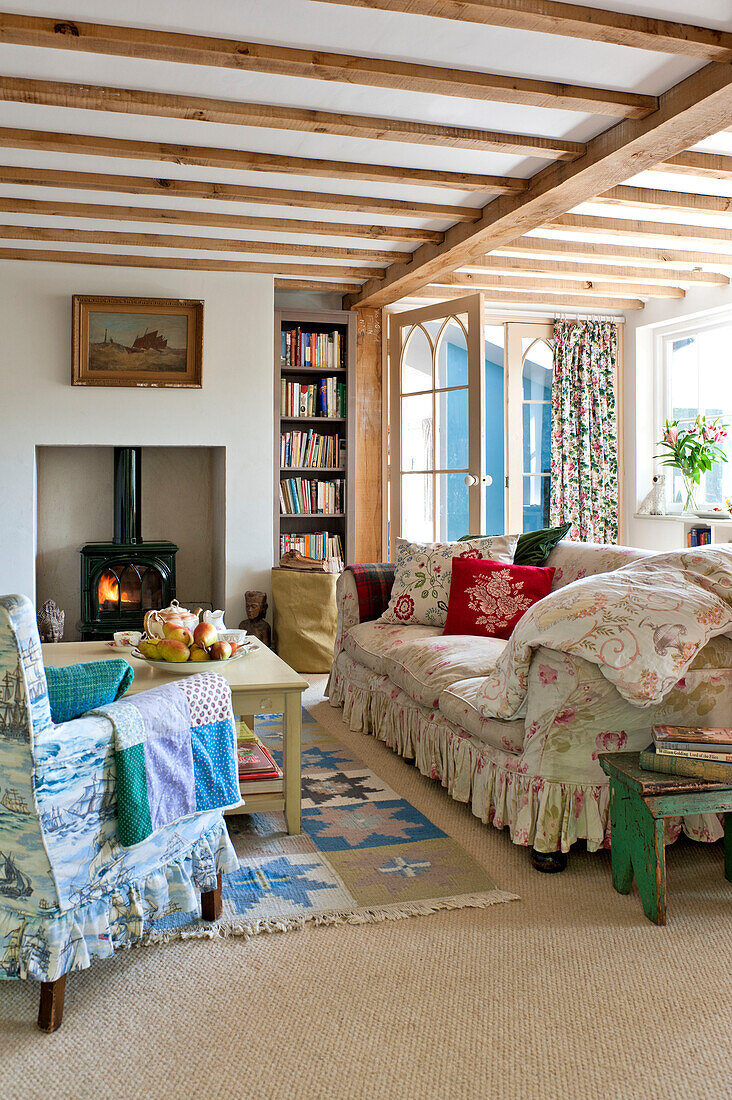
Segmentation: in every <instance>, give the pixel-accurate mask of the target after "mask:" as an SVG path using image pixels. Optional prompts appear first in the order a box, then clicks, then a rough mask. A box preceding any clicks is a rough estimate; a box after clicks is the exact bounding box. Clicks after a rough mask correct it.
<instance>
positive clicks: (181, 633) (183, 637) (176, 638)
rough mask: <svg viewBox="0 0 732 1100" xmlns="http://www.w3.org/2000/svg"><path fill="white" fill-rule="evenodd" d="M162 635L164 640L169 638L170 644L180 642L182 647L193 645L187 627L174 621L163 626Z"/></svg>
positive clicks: (191, 636)
mask: <svg viewBox="0 0 732 1100" xmlns="http://www.w3.org/2000/svg"><path fill="white" fill-rule="evenodd" d="M163 634H164V635H165V637H166V638H169V639H170V641H172V642H182V643H183V645H184V646H191V645H193V635H192V634H191V632H190V630H189V629H188V627H187V626H183V623H181V622H178V623H177V625H176V623H175V621H173V622H169V623H165V624H164V626H163Z"/></svg>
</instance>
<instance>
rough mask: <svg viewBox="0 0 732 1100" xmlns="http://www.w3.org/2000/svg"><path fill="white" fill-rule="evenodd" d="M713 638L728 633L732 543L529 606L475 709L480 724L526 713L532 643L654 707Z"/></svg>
mask: <svg viewBox="0 0 732 1100" xmlns="http://www.w3.org/2000/svg"><path fill="white" fill-rule="evenodd" d="M720 634H727V635H729V636H730V637H732V546H716V547H714V548H713V549H712V548H711V547H707V548H705V549H704V550H703V551H699V550H678V551H672V552H669V553H664V554H653V555H650V556H649V557H646V558H642V559H641V560H640V561H635V562H631V563H630V564H628V565H624V566H621V568H619V569H615V570H613V571H612V572H611V573H598V574H596V575H595V576H592V577H585V578H583V579H581V580H577V581H575V582H574V583H572V584H569V585H566V586H565V587H564V588H559V589H558V590H557V591H556V592H552V593H550V595H548V596H546V597H545V598H544V599H543V600H540V601H539V603H536V604H534V606H533V607H532V608H530V609H529V610H528V611H527V612H526V614H525V615H524V616H523V618H522V619H520V620H519V622H518V624H517V626H516V629H515V630H514V632H513V634H512V635H511V640H510V642H509V644H508V645H507V646H506V648H505V650H504V651H503V653H502V654H501V656H500V657H499V658H498V661H497V662H496V665H495V667H494V668H493V669H492V671H491V672H490V673H489V674H488V675H487V676H486V677H485V679H484V681H483V683H482V685H481V688H480V691H479V695H478V699H477V705H478V709H479V710H480V713H481V714H482V715H483V716H484V717H485V718H504V719H509V720H510V719H513V718H520V717H522V716H523V714H524V713H525V709H526V698H527V694H528V683H529V668H530V665H531V660H532V656H533V653H534V650H536V649H538V648H539V646H546V647H547V648H548V649H554V650H558V651H559V652H560V653H567V654H571V655H572V656H574V657H581V658H583V659H584V660H585V661H589V662H590V664H594V665H597V667H598V668H599V669H600V672H601V673H602V675H603V676H604V677H605V679H606V680H608V681H609V682H610V683H612V684H613V685H614V686H615V688H616V689H617V691H618V692H619V694H620V695H621V696H622V697H623V698H624V699H626V700H627V701H628V702H629V703H631V704H632V705H633V706H637V707H647V706H651V705H652V704H653V703H658V702H660V701H661V700H662V699H664V698H665V696H666V695H668V693H669V692H670V691H671V690H672V688H673V687H674V685H675V684H676V683H677V682H678V681H679V679H680V678H681V677H682V676H683V675H684V673H685V672H686V670H687V669H688V668H689V666H690V665H691V663H692V661H693V660H694V658H695V657H696V655H697V653H698V652H699V651H700V650H701V649H702V648H703V647H704V646H705V645H706V644H707V642H708V641H709V640H710V639H711V638H713V637H715V636H717V635H720Z"/></svg>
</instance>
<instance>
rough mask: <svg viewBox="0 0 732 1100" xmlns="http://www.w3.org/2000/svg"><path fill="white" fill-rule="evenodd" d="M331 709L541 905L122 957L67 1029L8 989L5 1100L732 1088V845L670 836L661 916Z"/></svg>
mask: <svg viewBox="0 0 732 1100" xmlns="http://www.w3.org/2000/svg"><path fill="white" fill-rule="evenodd" d="M321 685H322V678H321V679H320V680H319V681H317V682H316V684H315V687H316V689H317V688H318V687H319V686H321ZM316 699H317V693H316V692H311V693H310V700H309V701H310V702H311V703H313V702H315V700H316ZM311 709H312V710H313V713H314V715H315V716H316V717H317V718H318V720H319V721H321V722H322V723H323V725H325V726H327V727H328V728H329V729H331V730H332V731H333V732H334V733H336V734H337V735H339V736H341V737H342V739H343V740H344V741H345V742H346V744H348V745H349V746H350V747H351V748H352V749H353V750H354V751H355V752H357V753H358V754H359V755H360V756H361V757H362V758H363V759H364V760H366V761H367V762H368V763H369V765H370V766H371V767H372V768H374V770H375V771H376V772H377V773H378V774H379V775H380V776H383V777H384V778H386V779H388V781H389V783H390V785H391V786H392V787H394V788H395V789H396V790H398V791H399V792H400V793H401V794H402V795H403V796H404V797H405V798H408V799H409V800H410V801H411V802H413V803H414V805H416V806H417V807H418V808H419V809H420V810H422V811H423V812H424V813H425V814H427V815H428V816H429V817H430V818H431V819H432V820H433V821H434V822H435V823H436V824H437V825H439V826H440V827H441V828H443V829H444V830H445V831H446V832H448V833H449V834H450V835H451V836H453V837H454V838H455V839H457V840H458V841H459V842H460V843H461V844H463V845H464V847H465V848H466V849H467V850H468V851H469V852H470V853H471V854H472V855H473V856H474V857H475V858H476V859H478V860H480V861H482V862H483V863H484V865H485V866H486V867H487V868H488V870H489V871H490V872H491V873H492V874H493V875H494V876H495V879H496V882H497V884H498V885H499V886H501V887H503V888H504V889H507V890H511V891H514V892H515V893H517V894H519V895H520V897H521V900H520V901H515V902H510V903H508V904H505V905H498V906H495V907H494V908H491V909H485V910H470V909H464V910H460V911H458V912H449V913H438V914H435V915H433V916H429V917H419V918H412V919H408V920H401V921H395V922H391V923H384V924H378V925H364V926H359V927H348V926H344V927H337V928H320V929H318V928H309V929H305V930H304V931H302V932H291V933H287V934H285V935H269V936H259V937H256V938H254V939H250V940H243V939H231V940H226V941H214V942H207V941H203V942H201V941H191V942H187V943H174V944H172V945H170V946H168V947H165V948H137V949H134V950H131V951H128V952H123V953H121V954H120V955H119V956H118V957H117V958H116V959H114V960H112V961H110V962H106V963H100V964H98V965H96V966H95V967H93V968H92V969H91V970H87V971H85V972H83V973H81V974H74V975H72V976H70V978H69V981H68V985H67V994H66V1016H65V1020H64V1024H63V1027H62V1028H61V1030H60V1031H59V1032H58V1033H57V1034H55V1035H52V1036H45V1035H42V1034H41V1033H40V1032H38V1031H37V1030H36V1029H35V1024H34V1020H35V1012H36V1008H37V987H36V986H35V985H34V984H32V983H20V982H18V983H12V982H5V983H0V1098H1V1100H16V1098H17V1100H35V1098H43V1100H49V1098H56V1097H58V1098H64V1100H65V1098H69V1100H71V1098H73V1100H87V1098H88V1100H91V1098H94V1100H100V1098H107V1097H109V1098H114V1100H127V1098H130V1100H132V1098H134V1100H137V1098H138V1097H139V1098H143V1097H144V1098H146V1100H147V1098H149V1097H157V1098H163V1100H168V1098H173V1097H175V1098H177V1097H194V1096H195V1097H206V1098H207V1100H229V1098H232V1100H235V1098H236V1100H250V1098H252V1100H270V1098H272V1100H274V1098H280V1097H282V1098H286V1100H315V1098H321V1097H322V1098H326V1097H327V1098H334V1100H371V1098H374V1100H376V1098H378V1100H421V1098H424V1100H433V1098H435V1100H442V1098H445V1100H473V1098H475V1100H478V1098H480V1100H492V1098H494V1097H497V1098H501V1100H514V1098H534V1097H536V1098H541V1100H554V1098H560V1097H561V1098H562V1100H574V1098H579V1100H585V1098H587V1100H590V1098H593V1100H594V1098H596V1097H597V1098H600V1097H602V1098H608V1100H612V1098H621V1097H622V1098H625V1097H658V1098H663V1100H676V1098H679V1100H696V1098H701V1097H710V1098H715V1100H719V1098H722V1097H729V1096H732V996H731V994H732V978H731V975H732V934H731V933H732V905H731V904H730V903H731V902H732V886H730V885H729V884H728V883H726V882H725V880H724V878H723V869H722V851H721V846H720V845H715V846H713V847H706V846H701V845H693V844H691V843H690V842H686V843H681V844H679V845H676V846H675V847H674V848H673V849H671V850H670V852H669V898H670V913H669V924H668V926H667V927H666V928H656V927H655V926H653V925H651V924H650V923H649V922H648V921H647V920H646V919H645V917H644V916H643V914H642V911H641V908H640V903H639V901H638V897H637V894H636V892H635V888H634V890H633V893H632V894H631V896H630V897H627V898H625V897H621V896H620V895H618V894H616V893H615V892H614V891H613V890H612V888H611V885H610V878H609V859H608V857H607V856H606V855H604V854H603V855H599V856H598V855H595V856H590V855H587V854H585V853H573V855H572V857H571V859H570V866H569V869H568V870H567V871H566V872H565V873H564V874H561V875H555V876H548V875H539V874H537V873H536V872H535V871H533V870H532V869H531V868H530V866H529V860H528V855H527V852H526V850H525V849H523V848H516V847H514V846H513V845H512V844H511V843H510V841H509V839H508V837H507V836H506V834H505V833H499V832H498V831H497V830H494V829H493V828H487V827H485V826H483V825H481V824H480V822H479V821H478V820H477V819H476V818H474V817H473V816H472V815H471V813H470V811H469V809H468V808H467V807H465V806H460V805H457V804H456V803H454V802H452V801H451V800H450V799H449V798H448V797H447V795H446V794H445V792H444V791H443V790H442V789H441V788H440V787H439V786H438V785H437V784H435V783H433V782H431V781H429V780H427V779H425V778H423V777H422V776H420V775H419V773H418V772H417V771H416V769H414V768H413V767H411V766H410V765H408V764H406V763H405V762H403V761H401V760H399V759H398V758H397V757H396V756H394V755H393V754H392V753H391V752H390V751H389V750H388V749H387V748H385V746H383V745H381V744H378V743H377V742H375V741H374V740H373V739H372V738H370V737H364V736H361V735H359V734H351V733H349V732H348V731H346V730H345V728H344V727H343V725H342V723H341V722H340V712H338V711H335V710H332V709H331V708H330V707H328V705H327V704H321V705H317V703H316V705H314V706H313V707H312V708H311Z"/></svg>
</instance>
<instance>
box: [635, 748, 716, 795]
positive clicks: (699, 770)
mask: <svg viewBox="0 0 732 1100" xmlns="http://www.w3.org/2000/svg"><path fill="white" fill-rule="evenodd" d="M638 762H639V764H640V766H641V768H644V769H645V770H646V771H651V772H660V773H661V774H663V775H683V776H687V777H688V778H689V779H707V780H709V781H710V782H721V783H729V784H730V786H732V764H719V763H716V762H715V761H713V760H692V759H691V758H689V757H687V756H668V755H666V754H665V753H664V754H661V753H658V752H656V750H655V748H654V747H653V745H651V746H650V747H649V748H647V749H644V750H643V752H641V754H640V759H639V761H638Z"/></svg>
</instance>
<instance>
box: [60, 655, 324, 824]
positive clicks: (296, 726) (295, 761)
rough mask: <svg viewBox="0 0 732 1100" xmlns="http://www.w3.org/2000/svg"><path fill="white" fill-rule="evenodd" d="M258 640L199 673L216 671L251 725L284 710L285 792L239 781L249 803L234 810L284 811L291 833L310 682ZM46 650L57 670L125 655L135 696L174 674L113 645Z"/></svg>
mask: <svg viewBox="0 0 732 1100" xmlns="http://www.w3.org/2000/svg"><path fill="white" fill-rule="evenodd" d="M252 641H253V642H256V647H257V648H256V650H255V651H254V652H252V653H251V654H249V655H248V656H246V657H242V658H241V660H239V661H231V662H229V661H212V662H211V663H210V664H205V665H199V666H198V671H200V672H217V673H219V674H220V675H221V676H224V677H225V678H226V679H227V680H228V681H229V683H230V685H231V697H232V704H233V707H234V714H236V715H238V716H239V717H241V718H243V719H244V720H245V721H246V722H247V723H248V724H249V725H250V726H251V725H252V724H253V722H254V715H255V714H282V715H283V720H284V730H283V734H284V736H283V741H284V744H283V771H284V779H283V780H282V792H281V793H280V792H278V791H274V792H272V793H271V794H261V793H258V792H257V789H256V783H246V782H243V783H241V784H240V789H241V794H242V798H243V799H244V801H245V804H246V805H245V807H244V806H242V807H238V808H237V809H236V810H234V811H227V812H233V813H261V812H265V811H269V810H284V814H285V820H286V822H287V831H288V833H291V834H295V833H299V832H300V831H301V828H300V733H301V714H302V693H303V691H304V690H305V688H306V687H307V686H308V684H307V681H306V680H303V678H302V677H301V676H300V675H299V673H297V672H293V670H292V669H291V668H290V666H289V665H286V664H285V662H284V661H281V660H280V658H279V657H278V656H277V655H276V654H275V653H273V652H272V650H271V649H268V648H267V646H266V645H264V644H263V643H262V642H260V641H258V640H256V639H252ZM42 649H43V663H44V664H45V665H49V666H53V667H55V668H62V667H63V666H64V665H74V664H78V663H79V662H80V661H108V660H110V659H111V658H114V657H122V659H123V660H126V661H127V663H128V664H129V665H130V666H131V668H132V670H133V672H134V674H135V678H134V680H133V681H132V683H131V684H130V687H129V688H128V690H127V694H128V695H135V694H136V693H137V692H140V691H147V689H148V688H151V687H157V686H158V685H159V684H169V683H172V681H173V680H174V679H175V676H174V675H172V674H170V673H167V672H161V671H159V669H156V668H153V667H152V666H151V665H147V664H144V663H143V662H142V661H136V660H135V658H134V657H128V655H127V654H126V652H125V651H124V650H116V649H111V648H110V647H109V646H108V645H106V644H105V643H104V642H57V643H55V644H47V645H44V646H43V647H42Z"/></svg>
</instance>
